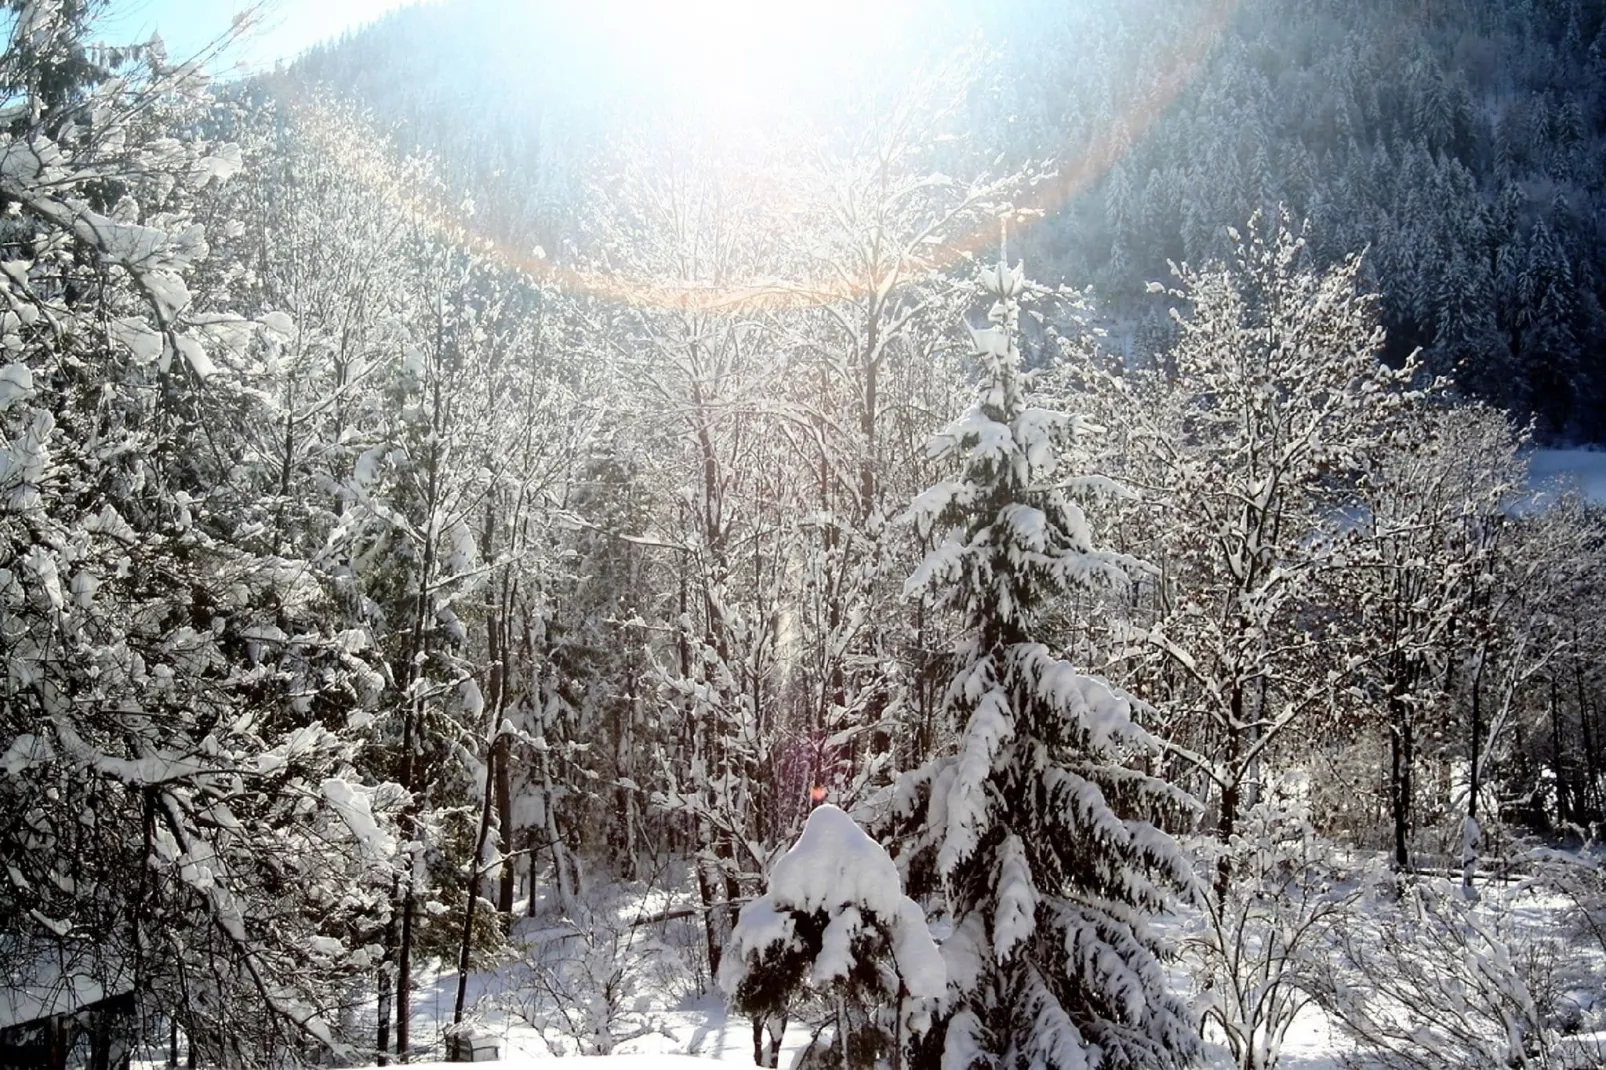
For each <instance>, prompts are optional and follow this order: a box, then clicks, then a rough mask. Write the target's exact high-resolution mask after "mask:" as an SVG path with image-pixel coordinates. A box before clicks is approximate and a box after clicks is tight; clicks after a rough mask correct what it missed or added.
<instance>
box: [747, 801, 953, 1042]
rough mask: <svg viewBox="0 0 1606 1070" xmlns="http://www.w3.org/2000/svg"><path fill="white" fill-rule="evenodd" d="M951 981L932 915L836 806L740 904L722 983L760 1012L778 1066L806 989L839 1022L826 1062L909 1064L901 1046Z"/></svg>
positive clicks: (927, 1020) (819, 811)
mask: <svg viewBox="0 0 1606 1070" xmlns="http://www.w3.org/2000/svg"><path fill="white" fill-rule="evenodd" d="M946 980H947V977H946V972H945V967H944V965H943V960H942V956H941V954H940V953H939V952H938V950H937V945H936V944H934V943H933V942H932V939H931V934H930V932H929V931H927V929H926V915H925V912H924V911H923V910H921V909H920V904H918V903H916V902H915V901H914V900H912V899H910V898H909V897H908V896H906V895H904V894H903V881H902V878H901V877H900V876H899V875H898V867H897V865H896V864H894V863H893V861H892V858H891V857H890V856H889V855H888V854H887V852H886V851H885V850H883V849H882V847H881V845H880V844H878V843H876V842H875V841H874V840H872V839H871V838H870V837H869V836H867V835H865V833H864V831H863V830H862V829H861V828H859V826H858V824H857V823H855V822H854V820H853V818H851V817H849V816H848V815H847V814H846V813H845V812H843V811H842V810H840V809H838V808H837V807H835V806H832V805H830V804H825V805H822V806H818V807H816V808H815V809H814V810H813V811H812V812H811V813H810V814H809V820H808V823H807V824H806V825H804V827H803V835H802V836H800V837H799V838H798V841H797V843H795V844H793V845H792V848H791V850H789V851H787V852H786V854H785V856H783V857H782V858H781V860H780V861H779V862H777V863H776V864H775V868H774V869H773V870H772V871H771V872H770V876H769V888H768V890H767V891H766V892H765V893H764V894H763V895H761V896H759V897H758V898H757V899H754V900H753V901H752V902H750V903H748V904H747V905H746V906H744V907H742V912H741V915H740V917H739V918H738V919H737V922H736V926H735V928H734V929H732V930H731V936H730V944H729V946H728V947H727V948H726V949H725V956H724V958H723V959H722V961H721V963H720V970H719V986H720V988H721V989H723V990H724V992H725V994H726V995H727V996H729V997H731V999H732V1001H733V1003H734V1005H735V1007H736V1009H737V1010H739V1011H741V1012H742V1013H743V1014H746V1015H749V1016H750V1017H752V1019H753V1059H754V1061H755V1062H756V1063H758V1065H760V1066H775V1065H777V1062H776V1058H777V1056H778V1054H779V1050H780V1040H781V1034H782V1032H783V1031H784V1030H785V1028H786V1022H787V1019H788V1018H789V1017H792V1016H795V1015H796V1013H797V1005H798V1002H799V1000H800V997H801V996H802V994H803V992H804V990H807V991H808V992H811V993H813V994H815V995H817V996H820V997H822V998H823V999H824V1000H825V1001H826V1004H827V1018H828V1021H829V1022H830V1023H831V1024H832V1025H834V1026H835V1029H836V1040H835V1046H836V1053H835V1054H838V1058H828V1057H825V1056H824V1053H822V1062H830V1063H836V1064H837V1065H841V1066H844V1067H847V1066H875V1065H879V1064H881V1063H882V1062H883V1061H888V1062H890V1063H891V1065H892V1066H894V1067H901V1066H903V1065H904V1059H905V1045H906V1044H908V1043H909V1041H910V1039H911V1038H912V1037H915V1036H918V1035H919V1034H920V1033H922V1032H924V1031H925V1030H926V1029H928V1028H929V1027H930V1025H931V1014H930V1008H931V1004H932V1001H934V1000H936V999H937V998H938V997H940V996H942V994H943V992H944V990H945V988H946ZM766 1027H767V1028H768V1030H769V1033H770V1042H769V1045H768V1046H767V1047H766V1046H765V1045H764V1043H763V1038H762V1035H761V1034H762V1030H763V1029H764V1028H766ZM838 1059H839V1060H840V1061H838Z"/></svg>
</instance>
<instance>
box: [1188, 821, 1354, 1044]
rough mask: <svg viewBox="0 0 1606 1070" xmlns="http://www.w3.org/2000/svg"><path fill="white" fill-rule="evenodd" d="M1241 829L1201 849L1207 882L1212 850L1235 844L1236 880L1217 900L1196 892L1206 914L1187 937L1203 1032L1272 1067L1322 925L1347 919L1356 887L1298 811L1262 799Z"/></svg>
mask: <svg viewBox="0 0 1606 1070" xmlns="http://www.w3.org/2000/svg"><path fill="white" fill-rule="evenodd" d="M1240 829H1241V831H1240V832H1238V833H1235V834H1234V836H1233V839H1232V842H1231V843H1229V844H1226V845H1221V844H1216V843H1213V842H1212V843H1211V844H1210V845H1209V848H1208V849H1206V850H1204V851H1203V852H1202V853H1201V863H1202V868H1201V872H1202V873H1203V874H1204V877H1203V879H1204V880H1205V881H1208V880H1209V879H1210V877H1211V876H1213V875H1214V873H1215V871H1216V867H1217V866H1218V864H1219V859H1218V858H1217V857H1216V855H1217V853H1218V852H1222V851H1230V852H1232V856H1233V857H1232V872H1233V874H1234V879H1233V882H1232V884H1230V885H1229V886H1228V888H1227V891H1226V893H1225V894H1224V895H1222V896H1220V897H1219V898H1218V897H1216V896H1213V895H1201V896H1200V897H1199V899H1200V902H1201V903H1202V904H1203V906H1204V911H1203V916H1202V917H1201V919H1200V923H1199V928H1198V930H1197V931H1196V932H1195V933H1194V934H1193V935H1192V936H1191V938H1190V939H1189V940H1188V945H1189V948H1190V950H1191V951H1192V952H1193V954H1194V957H1193V962H1194V963H1195V974H1196V978H1197V982H1198V986H1199V990H1200V991H1199V997H1198V1006H1199V1010H1200V1012H1201V1015H1202V1017H1203V1020H1204V1023H1205V1027H1206V1030H1207V1035H1208V1034H1209V1033H1210V1032H1214V1031H1219V1036H1220V1039H1222V1040H1223V1041H1225V1043H1226V1045H1227V1049H1228V1050H1229V1051H1230V1052H1231V1053H1232V1058H1233V1062H1234V1064H1235V1065H1237V1066H1238V1067H1240V1068H1242V1070H1271V1068H1272V1067H1275V1066H1276V1065H1277V1063H1278V1060H1279V1058H1280V1057H1281V1054H1282V1045H1283V1041H1284V1040H1285V1039H1286V1037H1287V1035H1288V1029H1289V1026H1291V1025H1293V1023H1294V1019H1295V1018H1296V1017H1297V1016H1298V1015H1299V1013H1300V1011H1301V1010H1303V1009H1304V1008H1305V1007H1306V1006H1307V1005H1308V1004H1310V1003H1311V1002H1312V1001H1313V1000H1314V998H1315V995H1314V993H1315V990H1316V989H1315V980H1316V977H1317V975H1318V973H1319V967H1320V963H1321V961H1322V959H1323V957H1324V956H1325V955H1326V954H1327V948H1326V946H1325V941H1326V938H1327V932H1328V930H1329V929H1330V928H1331V927H1333V926H1334V925H1342V924H1345V923H1346V922H1347V920H1348V915H1349V913H1350V911H1351V910H1352V909H1353V907H1354V906H1355V903H1356V901H1357V899H1358V896H1359V893H1358V891H1357V890H1356V885H1355V882H1354V881H1352V880H1350V879H1349V878H1348V875H1347V874H1343V873H1340V872H1338V871H1337V870H1336V869H1335V867H1334V866H1333V864H1332V861H1331V858H1332V848H1331V846H1330V845H1329V844H1325V843H1322V842H1320V841H1318V840H1317V838H1316V834H1315V832H1314V830H1313V829H1312V828H1311V826H1310V822H1309V821H1308V820H1306V817H1305V815H1304V814H1303V813H1301V812H1297V811H1296V810H1294V809H1292V808H1284V807H1279V806H1277V805H1274V804H1271V803H1259V804H1257V805H1255V806H1254V807H1251V808H1250V809H1249V811H1248V812H1246V813H1245V814H1244V815H1243V822H1242V824H1241V826H1240Z"/></svg>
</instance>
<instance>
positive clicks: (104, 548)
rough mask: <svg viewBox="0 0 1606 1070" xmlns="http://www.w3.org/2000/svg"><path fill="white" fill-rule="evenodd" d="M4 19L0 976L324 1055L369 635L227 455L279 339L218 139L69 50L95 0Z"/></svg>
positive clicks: (359, 961) (368, 912)
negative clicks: (234, 246) (244, 298)
mask: <svg viewBox="0 0 1606 1070" xmlns="http://www.w3.org/2000/svg"><path fill="white" fill-rule="evenodd" d="M9 7H10V8H11V10H12V18H11V21H10V22H9V23H8V29H9V31H10V34H11V37H10V40H9V42H8V47H7V51H6V53H5V56H4V58H3V60H0V69H3V70H4V71H6V72H9V73H8V74H7V75H6V78H7V92H8V94H10V102H11V103H14V104H16V105H17V107H16V108H14V109H12V111H11V112H10V115H11V116H12V121H11V122H10V123H9V124H8V126H7V132H6V133H5V135H4V148H3V155H4V160H5V163H4V166H0V200H3V201H4V204H5V206H6V209H7V210H6V213H5V218H6V223H5V228H6V244H7V249H8V254H7V256H8V259H7V264H8V268H7V271H6V277H5V279H4V284H3V288H0V289H3V300H4V304H5V307H6V309H7V311H6V312H5V313H4V316H3V318H4V320H5V324H6V326H5V336H4V342H3V345H4V349H5V351H6V355H5V357H4V358H3V359H4V361H5V363H4V365H3V366H0V382H4V384H5V387H4V389H3V390H0V512H3V515H4V518H5V519H4V523H3V524H0V663H3V665H4V667H5V677H4V680H3V682H0V755H4V757H3V758H0V814H4V815H5V816H4V818H3V819H0V858H3V860H4V867H5V870H6V873H7V875H8V879H7V881H5V882H4V883H3V884H0V946H3V947H4V951H3V952H0V957H3V958H4V959H5V960H6V961H7V962H8V964H9V963H21V964H22V966H23V969H22V970H21V971H20V972H19V973H18V974H14V975H8V976H7V984H8V985H10V984H13V983H15V984H17V986H18V988H19V989H20V990H21V991H22V992H24V993H26V992H27V991H29V990H30V987H31V982H32V981H34V980H41V979H42V980H43V981H44V983H45V984H46V987H48V988H50V989H51V990H52V991H53V992H55V993H56V996H55V997H53V1001H52V1002H50V1003H48V1004H47V1005H45V1006H44V1007H42V1008H40V1007H36V1008H35V1009H36V1010H40V1011H41V1012H42V1013H49V1012H51V1011H54V1012H58V1013H60V1012H71V1011H73V1010H75V1009H76V1008H77V1007H78V1006H80V1005H82V1004H83V1003H85V1002H90V1001H92V1000H93V999H95V998H98V996H99V995H101V994H118V993H126V992H130V991H132V992H133V993H134V994H135V1001H136V1003H137V1005H138V1006H137V1012H138V1014H139V1015H141V1016H142V1020H151V1019H152V1018H155V1017H156V1016H160V1017H162V1018H165V1019H167V1020H168V1021H169V1022H172V1023H176V1024H177V1025H178V1026H181V1027H182V1030H183V1032H184V1033H185V1034H187V1036H188V1038H189V1043H190V1047H191V1051H192V1052H198V1053H203V1054H204V1056H205V1057H207V1058H211V1059H215V1060H217V1061H220V1062H229V1063H237V1064H240V1065H248V1064H253V1063H258V1062H265V1061H269V1060H273V1059H277V1058H281V1057H296V1055H297V1054H299V1053H306V1052H309V1051H311V1050H313V1049H317V1048H320V1047H330V1048H332V1047H338V1046H339V1045H340V1044H341V1041H342V1040H343V1039H345V1038H343V1037H342V1036H341V1034H340V1028H339V1027H340V1019H341V1017H342V1016H343V1014H344V1012H345V1011H346V1010H348V1009H349V998H350V990H349V988H348V987H347V982H349V981H350V980H351V979H352V978H353V977H354V976H357V975H358V974H359V972H360V971H361V970H362V969H363V968H364V967H365V966H366V964H367V962H368V960H369V958H370V954H371V953H370V950H369V948H368V947H367V946H366V940H365V937H364V934H365V932H366V931H367V930H369V929H371V928H372V926H373V925H375V924H376V923H377V922H380V921H382V919H383V917H384V915H385V914H386V913H387V911H388V908H387V906H386V904H385V900H386V899H387V898H388V897H387V895H386V893H385V891H384V886H385V885H386V884H387V883H388V875H389V863H390V856H391V854H392V852H393V851H394V848H395V838H394V834H393V826H392V824H391V821H390V818H389V816H388V813H387V811H389V810H391V809H393V808H394V805H395V804H397V803H398V802H399V801H400V798H401V796H400V793H399V792H397V791H395V790H393V789H392V788H387V787H385V786H383V785H375V784H374V783H373V782H372V781H371V780H368V779H367V778H366V777H364V776H362V775H361V774H360V772H359V771H358V770H357V768H356V765H357V762H358V757H359V754H360V749H361V744H362V743H363V742H364V737H363V735H362V733H361V731H360V729H361V726H362V725H364V724H365V723H367V722H368V721H369V720H370V719H371V714H372V711H373V706H374V700H375V698H376V697H377V686H378V681H379V675H378V673H377V672H376V671H375V669H374V666H373V664H372V663H371V661H370V658H371V654H370V653H369V652H367V651H366V650H365V643H364V642H363V640H362V637H361V636H360V635H357V634H354V633H351V632H348V631H346V630H344V629H342V628H341V627H340V625H339V620H340V614H339V613H338V612H336V611H335V606H336V605H337V602H338V599H337V597H336V594H335V592H334V589H333V587H334V584H333V582H332V577H330V576H329V575H328V573H327V572H325V571H324V570H322V569H320V568H319V567H318V566H317V565H316V564H315V563H314V562H312V561H310V560H308V559H307V557H305V556H303V555H301V554H299V553H297V550H296V548H292V547H285V546H281V545H276V544H275V543H274V542H273V540H271V539H269V538H267V537H265V528H264V526H263V525H262V524H260V523H259V522H258V521H259V518H258V517H257V516H255V515H253V513H252V510H253V509H254V508H255V505H256V503H255V495H254V493H253V492H254V490H255V489H256V488H255V486H253V483H252V478H253V468H252V466H251V465H249V464H244V463H240V459H239V457H238V456H237V455H236V454H235V452H234V446H236V445H237V443H238V441H239V440H238V439H237V438H235V437H234V436H233V432H234V431H235V430H236V429H237V428H238V427H239V426H241V425H242V424H249V423H252V422H255V421H265V420H266V419H267V418H268V417H267V414H266V413H265V411H264V406H263V405H262V404H261V398H260V396H258V395H257V394H256V393H255V392H254V391H252V390H249V389H245V388H243V387H242V379H244V378H245V375H244V370H245V369H247V368H249V367H253V366H255V365H257V364H258V363H259V362H263V361H267V360H271V355H272V353H273V352H274V351H275V350H276V348H277V347H278V346H279V345H280V344H281V342H282V340H283V338H284V336H285V334H286V332H287V331H288V329H289V326H290V324H289V320H288V317H285V316H283V315H282V314H279V315H271V314H265V315H262V316H261V318H260V319H259V320H248V319H246V318H245V317H243V316H241V315H239V314H238V313H237V312H235V311H234V310H233V309H232V308H231V307H230V303H229V301H228V295H227V292H226V288H225V287H224V286H222V285H220V280H223V279H228V278H230V277H234V276H238V275H239V274H241V273H242V269H239V267H238V265H237V264H232V265H231V264H229V263H227V262H221V263H220V261H227V259H228V258H227V257H224V256H220V255H216V254H214V253H213V251H212V250H211V248H210V246H209V244H208V241H207V233H206V228H205V227H204V226H203V225H202V224H201V223H200V222H199V221H198V219H197V215H198V214H199V211H200V206H201V205H202V204H203V202H205V201H206V200H207V199H209V198H211V197H212V196H213V195H214V190H215V186H216V184H217V183H219V182H221V181H224V180H227V179H228V178H229V177H230V176H232V175H233V173H234V172H235V171H237V170H238V169H239V164H240V155H239V152H238V149H237V148H236V147H235V146H233V145H219V144H209V143H207V142H206V141H204V140H201V139H200V138H198V137H197V135H196V131H197V130H198V129H200V128H201V127H202V126H203V125H204V124H205V120H206V119H207V117H208V114H209V109H210V103H211V102H210V99H209V97H208V95H207V93H206V92H205V88H204V85H203V83H202V80H201V79H200V78H199V77H198V75H197V73H196V72H195V71H194V70H193V69H192V68H173V67H169V66H168V65H167V64H166V63H165V61H164V59H163V57H162V54H161V51H160V49H158V48H155V47H151V48H147V49H136V50H131V51H130V52H129V53H128V54H127V55H120V54H116V53H112V54H111V58H110V60H108V62H114V63H116V64H117V65H118V69H117V70H116V71H115V72H114V71H112V70H110V69H107V68H105V67H103V66H102V65H101V62H100V61H99V60H95V61H92V60H91V58H90V54H89V53H88V51H87V49H86V48H85V40H86V34H87V32H88V30H87V26H86V24H85V22H84V16H85V14H86V12H89V11H92V10H94V9H95V7H96V5H92V4H81V3H37V4H33V3H30V4H24V5H15V4H13V5H9ZM68 70H74V71H77V72H78V75H77V76H75V77H76V78H77V80H71V79H68V80H63V79H64V72H65V71H68ZM114 74H115V77H114V76H113V75H114ZM13 75H14V76H15V80H12V76H13ZM16 994H17V992H16V991H13V992H10V993H8V995H13V996H14V995H16ZM57 997H59V998H57Z"/></svg>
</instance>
